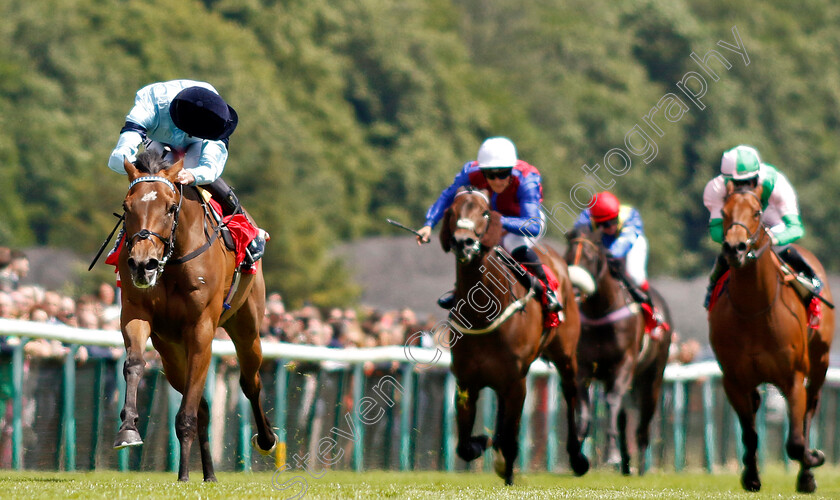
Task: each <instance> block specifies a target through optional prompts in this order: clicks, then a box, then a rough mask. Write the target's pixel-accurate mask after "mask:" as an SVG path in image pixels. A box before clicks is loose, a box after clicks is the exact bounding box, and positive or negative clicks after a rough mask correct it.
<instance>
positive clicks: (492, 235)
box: [440, 190, 589, 485]
mask: <svg viewBox="0 0 840 500" xmlns="http://www.w3.org/2000/svg"><path fill="white" fill-rule="evenodd" d="M502 235H503V229H502V224H501V216H500V214H499V213H498V212H494V211H491V210H490V204H489V200H488V197H487V194H485V193H484V192H482V191H474V190H465V191H460V192H459V193H458V194H457V195H456V197H455V200H454V201H453V203H452V205H451V206H450V207H449V208H448V209H447V210H446V213H445V215H444V219H443V224H442V227H441V231H440V242H441V246H442V247H443V249H444V251H446V252H449V251H450V250H454V253H455V256H456V276H457V281H456V284H455V301H456V304H457V305H456V306H455V307H453V309H452V311H451V313H450V317H449V318H450V321H449V326H450V330H451V334H452V338H451V339H450V346H451V353H452V373H453V374H454V375H455V378H456V380H457V383H458V393H457V397H456V407H457V422H458V446H457V453H458V456H460V457H461V458H462V459H463V460H465V461H467V462H469V461H471V460H474V459H476V458H478V457H479V456H481V454H482V453H483V452H484V451H485V450H486V449H487V447H488V446H490V445H491V444H492V447H493V449H494V454H495V470H496V473H497V474H498V475H499V476H500V477H502V478H503V479H504V480H505V484H506V485H511V484H513V465H514V460H515V458H516V456H517V453H518V451H519V446H518V445H519V443H518V441H519V424H520V418H521V416H522V407H523V403H524V401H525V393H526V385H525V377H526V375H527V374H528V369H529V368H530V366H531V363H533V361H534V360H535V359H536V358H537V357H538V356H540V355H541V354H543V355H545V356H546V357H547V358H548V359H550V360H551V361H552V362H553V363H554V365H555V366H556V367H557V370H558V371H559V373H560V375H561V380H562V389H563V395H564V397H565V400H566V405H567V415H568V426H569V432H568V436H569V439H568V442H567V446H566V449H567V451H568V453H569V457H570V462H571V466H572V470H573V471H574V473H575V474H577V475H583V474H585V473H586V471H587V470H588V469H589V461H588V460H587V458H586V457H585V456H584V454H583V453H582V451H581V443H580V441H579V440H578V438H577V434H576V433H575V424H574V422H575V414H576V409H577V405H578V394H577V387H576V386H575V382H574V381H575V372H576V371H577V361H576V353H575V351H576V348H577V340H578V328H579V325H578V313H577V306H576V305H575V303H574V299H573V295H572V288H571V283H570V282H569V279H568V276H567V274H566V264H565V263H564V262H563V260H562V259H561V258H560V255H559V254H558V253H557V252H555V251H553V250H551V249H550V248H548V247H546V246H544V245H543V246H542V247H541V248H537V247H535V250H537V253H538V254H539V255H540V259H541V261H542V262H543V263H544V264H546V265H548V266H549V267H550V268H551V269H552V271H553V272H554V273H555V275H556V276H557V278H558V280H559V281H560V283H561V286H560V289H559V290H558V292H557V294H558V299H560V302H561V303H562V304H564V306H565V311H564V313H565V321H563V322H561V323H560V325H559V326H557V327H554V328H551V329H548V330H547V331H545V332H544V331H543V312H542V306H541V305H540V303H539V302H538V301H537V300H532V297H533V295H534V290H533V289H530V290H529V288H526V287H525V286H523V284H521V283H520V279H521V278H522V277H524V278H529V277H528V276H526V275H525V271H524V270H522V269H521V267H519V266H518V264H514V267H512V268H508V267H506V264H505V260H507V261H508V262H510V263H513V260H512V258H511V257H510V256H509V255H507V254H506V252H503V251H501V250H499V251H497V245H498V244H499V243H500V241H501V238H502ZM503 255H504V256H506V257H502V256H503ZM511 269H516V270H518V272H519V273H522V275H519V274H517V271H516V270H511ZM511 276H513V278H512V277H511ZM491 309H492V310H491ZM508 315H509V316H508ZM505 318H506V319H505ZM484 387H490V388H491V389H492V390H493V391H495V393H496V396H497V398H498V411H497V413H496V430H495V435H494V437H493V439H492V440H491V439H489V438H488V437H487V436H485V435H480V436H472V429H473V425H474V422H475V417H476V402H477V400H478V395H479V391H480V390H481V389H482V388H484Z"/></svg>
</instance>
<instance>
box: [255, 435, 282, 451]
mask: <svg viewBox="0 0 840 500" xmlns="http://www.w3.org/2000/svg"><path fill="white" fill-rule="evenodd" d="M273 435H274V444H273V445H271V448H269V449H267V450H264V449H262V448H261V447H260V445H259V443H258V442H257V436H259V434H254V435H253V436H252V437H251V446H253V447H254V448H256V450H257V451H258V452H260V455H263V456H266V457H267V456H269V455H271V454H272V453H274V450H276V449H277V443H279V442H280V438H278V437H277V434H273Z"/></svg>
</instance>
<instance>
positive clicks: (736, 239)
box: [722, 181, 769, 269]
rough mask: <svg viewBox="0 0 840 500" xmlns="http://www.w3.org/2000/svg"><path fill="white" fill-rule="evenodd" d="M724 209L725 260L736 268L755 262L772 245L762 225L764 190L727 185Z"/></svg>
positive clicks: (759, 187) (723, 247)
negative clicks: (762, 193)
mask: <svg viewBox="0 0 840 500" xmlns="http://www.w3.org/2000/svg"><path fill="white" fill-rule="evenodd" d="M726 189H727V194H726V200H725V202H724V205H723V211H722V212H723V228H724V231H723V246H722V252H723V256H724V257H725V258H726V260H727V261H728V262H729V265H730V266H731V267H733V268H736V269H737V268H740V267H743V266H744V265H745V264H746V263H747V262H749V261H752V260H755V259H756V258H758V256H760V255H761V253H763V251H764V250H765V249H766V248H767V246H768V245H769V237H768V236H767V234H766V232H765V231H764V226H763V225H762V222H761V214H762V211H761V186H756V187H755V188H752V187H751V186H749V185H736V184H735V183H734V182H731V181H730V182H729V183H728V184H727V187H726Z"/></svg>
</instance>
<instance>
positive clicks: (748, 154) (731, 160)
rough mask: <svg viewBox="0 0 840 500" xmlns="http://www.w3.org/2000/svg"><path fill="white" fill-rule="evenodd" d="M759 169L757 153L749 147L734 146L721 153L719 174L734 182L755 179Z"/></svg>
mask: <svg viewBox="0 0 840 500" xmlns="http://www.w3.org/2000/svg"><path fill="white" fill-rule="evenodd" d="M760 169H761V158H760V157H759V156H758V151H756V150H755V148H752V147H750V146H743V145H741V146H736V147H734V148H732V149H730V150H729V151H727V152H725V153H723V158H722V159H721V160H720V173H722V174H723V175H725V176H727V177H731V178H732V179H734V180H736V181H743V180H748V179H752V178H755V177H757V176H758V171H759V170H760Z"/></svg>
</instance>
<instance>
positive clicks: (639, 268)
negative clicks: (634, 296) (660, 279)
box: [624, 236, 648, 286]
mask: <svg viewBox="0 0 840 500" xmlns="http://www.w3.org/2000/svg"><path fill="white" fill-rule="evenodd" d="M647 259H648V242H647V238H645V237H644V236H639V237H637V238H636V241H635V242H634V243H633V246H632V247H630V251H629V252H627V257H626V258H625V261H624V266H625V269H626V270H627V276H629V277H630V279H631V280H633V283H635V284H636V285H637V286H642V284H643V283H644V282H645V281H647Z"/></svg>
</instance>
